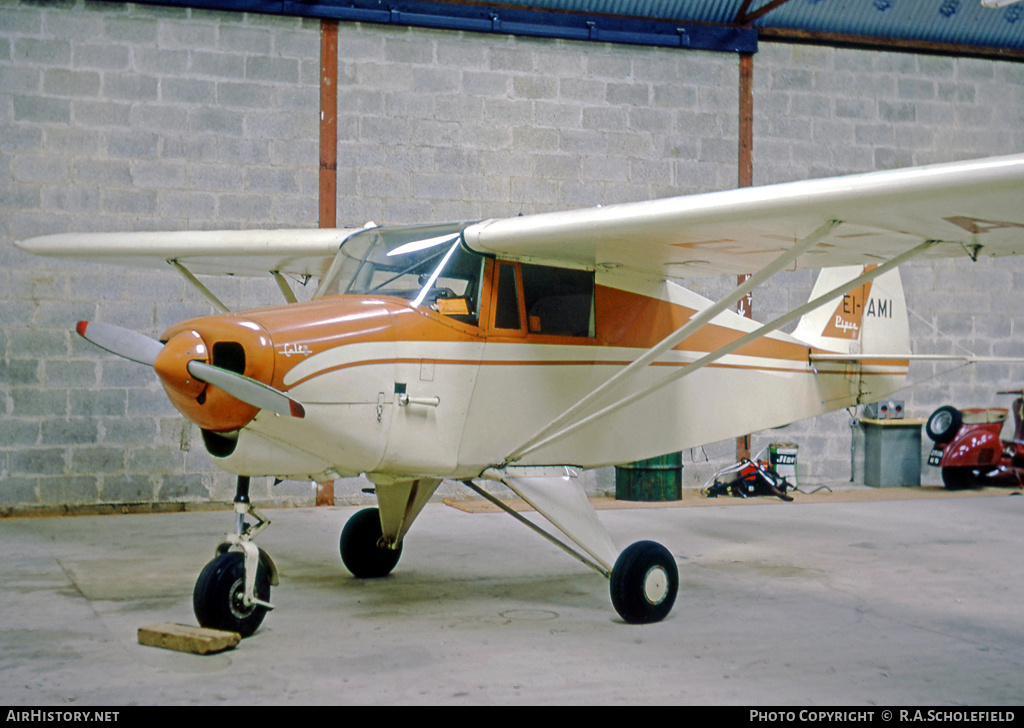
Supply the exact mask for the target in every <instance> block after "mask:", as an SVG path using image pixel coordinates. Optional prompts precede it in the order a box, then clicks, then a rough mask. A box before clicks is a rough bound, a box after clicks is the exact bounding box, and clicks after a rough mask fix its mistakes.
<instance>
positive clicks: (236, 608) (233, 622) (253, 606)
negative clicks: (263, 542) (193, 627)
mask: <svg viewBox="0 0 1024 728" xmlns="http://www.w3.org/2000/svg"><path fill="white" fill-rule="evenodd" d="M234 503H235V531H234V533H229V534H227V535H226V536H225V537H224V540H223V541H222V542H221V543H220V544H218V546H217V550H216V554H217V555H216V556H215V557H214V559H213V560H212V561H210V562H209V563H208V564H207V565H206V567H205V568H204V569H203V570H202V572H201V573H200V574H199V578H198V579H197V580H196V585H195V588H194V589H193V591H192V609H193V611H194V612H195V615H196V619H197V620H198V622H199V626H201V627H209V628H211V629H221V630H227V631H229V632H238V633H239V634H241V635H242V636H243V637H248V636H249V635H251V634H252V633H253V632H255V631H256V630H257V629H258V628H259V626H260V624H261V623H262V622H263V618H264V617H265V616H266V613H267V611H269V610H271V609H273V608H274V607H273V606H272V605H271V604H270V602H269V600H270V586H271V585H274V586H277V584H278V577H277V567H276V566H275V565H274V562H273V561H272V560H271V558H270V556H268V555H267V553H266V552H265V551H264V550H263V549H261V548H258V547H257V546H256V544H255V543H253V539H254V538H255V537H256V535H257V534H258V533H260V532H261V531H262V530H263V529H264V528H266V527H267V526H269V525H270V521H269V520H268V519H267V518H265V517H264V516H263V514H262V513H260V512H259V511H257V510H256V509H255V508H253V506H252V504H251V503H250V502H249V478H248V476H244V475H240V476H238V483H237V486H236V489H235V500H234ZM247 515H248V516H252V517H253V518H255V519H256V523H254V524H250V523H247V522H246V519H245V517H246V516H247Z"/></svg>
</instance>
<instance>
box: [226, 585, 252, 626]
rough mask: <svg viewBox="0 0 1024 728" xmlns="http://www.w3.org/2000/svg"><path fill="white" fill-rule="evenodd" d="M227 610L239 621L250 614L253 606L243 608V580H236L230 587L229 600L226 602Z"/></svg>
mask: <svg viewBox="0 0 1024 728" xmlns="http://www.w3.org/2000/svg"><path fill="white" fill-rule="evenodd" d="M228 608H229V609H230V610H231V613H232V614H233V615H235V616H236V617H238V618H239V619H245V618H246V617H248V616H249V615H250V614H252V610H253V605H249V606H248V607H247V606H245V579H238V580H237V581H236V582H235V583H234V584H232V585H231V598H230V599H229V600H228Z"/></svg>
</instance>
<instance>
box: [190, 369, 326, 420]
mask: <svg viewBox="0 0 1024 728" xmlns="http://www.w3.org/2000/svg"><path fill="white" fill-rule="evenodd" d="M187 367H188V373H189V374H191V375H192V376H193V377H195V378H196V379H198V380H199V381H201V382H206V383H207V384H212V385H213V386H215V387H217V388H218V389H222V390H224V391H225V392H227V393H228V394H230V395H231V396H232V397H235V398H236V399H240V400H241V401H243V402H245V403H246V404H251V405H252V406H253V407H259V408H260V409H265V410H269V411H270V412H275V413H277V414H279V415H286V416H288V417H297V418H299V419H301V418H303V417H305V416H306V410H305V408H304V407H303V406H302V405H301V404H300V403H299V402H296V401H295V400H294V399H292V398H291V397H289V396H288V395H287V394H285V393H284V392H281V391H279V390H277V389H274V388H273V387H270V386H268V385H266V384H264V383H263V382H258V381H256V380H255V379H252V378H251V377H247V376H244V375H242V374H238V373H237V372H233V371H230V370H228V369H222V368H221V367H215V366H213V365H212V364H206V363H205V362H201V361H190V362H189V363H188V365H187Z"/></svg>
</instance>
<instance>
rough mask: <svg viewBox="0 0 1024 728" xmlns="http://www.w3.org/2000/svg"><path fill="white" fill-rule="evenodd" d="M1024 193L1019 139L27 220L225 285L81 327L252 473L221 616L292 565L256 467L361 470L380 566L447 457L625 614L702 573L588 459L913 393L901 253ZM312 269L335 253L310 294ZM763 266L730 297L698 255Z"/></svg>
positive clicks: (630, 618) (722, 271) (90, 252)
mask: <svg viewBox="0 0 1024 728" xmlns="http://www.w3.org/2000/svg"><path fill="white" fill-rule="evenodd" d="M1022 199H1024V155H1017V156H1008V157H998V158H991V159H983V160H976V161H965V162H956V163H947V164H940V165H932V166H927V167H918V168H911V169H901V170H890V171H881V172H872V173H867V174H859V175H853V176H846V177H838V178H832V179H825V180H816V181H800V182H793V183H785V184H778V185H770V186H763V187H748V188H742V189H734V190H729V191H722V192H713V193H706V194H697V195H690V196H684V197H676V198H671V199H662V200H653V201H642V202H634V203H626V204H619V205H612V206H605V207H595V208H591V209H583V210H576V211H570V212H562V213H544V214H535V215H526V216H519V217H511V218H506V219H491V220H483V221H475V222H463V223H453V224H437V225H419V226H402V227H389V226H375V225H372V224H370V225H367V226H365V227H363V228H347V229H329V230H276V231H268V230H255V231H239V230H234V231H213V232H211V231H181V232H123V233H110V234H96V233H93V234H60V235H50V236H44V237H37V238H33V239H30V240H26V241H23V242H21V243H19V246H20V247H21V248H23V249H25V250H27V251H31V252H32V253H36V254H39V255H45V256H56V257H66V258H73V259H81V260H88V261H94V262H109V263H118V264H128V265H151V266H161V267H169V268H172V269H174V270H176V271H177V272H178V273H180V274H181V275H183V276H185V277H186V279H188V280H189V281H190V283H192V284H193V285H195V286H196V287H197V289H198V290H199V291H200V292H201V293H202V294H203V295H204V296H206V297H207V298H209V299H210V301H211V302H212V303H213V305H214V306H216V307H217V308H218V309H220V313H216V314H213V315H209V316H201V317H199V318H195V319H191V320H188V321H183V322H182V323H180V324H177V325H175V326H172V327H171V328H170V329H168V330H167V331H165V332H164V333H163V334H162V335H161V336H160V338H159V340H153V339H150V338H149V337H147V336H144V335H142V334H139V333H135V332H132V331H128V330H126V329H124V328H120V327H118V326H116V325H114V324H112V323H109V322H80V323H79V324H78V327H77V330H78V333H79V334H81V335H82V336H83V337H85V338H86V339H88V340H89V341H91V342H93V343H94V344H97V345H98V346H100V347H102V348H103V349H106V350H107V351H110V352H113V353H114V354H117V355H119V356H122V357H126V358H128V359H131V360H133V361H136V362H139V363H140V364H144V365H147V366H151V367H152V368H153V369H154V370H155V371H156V375H157V377H159V379H160V381H161V382H162V384H163V386H164V388H165V389H166V391H167V395H168V397H169V398H170V400H171V402H172V403H173V405H174V406H175V407H176V408H177V409H178V410H179V411H180V412H181V413H182V414H183V415H184V416H185V417H187V418H188V419H189V420H190V421H192V422H193V423H195V424H196V425H197V426H198V427H199V428H200V430H201V432H202V436H203V441H204V443H205V446H206V449H207V451H208V452H209V455H210V457H211V458H212V460H213V462H214V463H216V465H217V466H219V467H220V468H222V469H224V470H226V471H228V472H230V473H233V474H235V475H236V476H238V488H237V495H236V498H235V511H236V514H235V529H234V532H233V533H231V534H228V536H227V537H226V538H225V540H224V542H223V543H221V544H219V545H218V546H217V547H216V554H217V555H216V557H215V558H214V559H213V560H212V561H211V562H210V563H209V564H208V565H207V566H206V568H204V569H203V571H202V573H201V574H200V576H199V578H198V580H197V582H196V585H195V589H194V594H193V602H194V607H195V612H196V616H197V619H198V621H199V623H200V624H201V625H203V626H208V627H215V628H220V629H230V630H233V631H237V632H240V633H242V634H243V635H248V634H251V633H252V632H254V631H255V630H256V629H257V628H258V626H259V625H260V623H261V622H262V620H263V618H264V615H265V613H266V611H267V610H268V609H269V608H271V605H270V603H269V598H270V586H271V585H272V584H277V572H276V568H275V566H274V562H273V560H272V559H271V558H270V557H269V556H268V555H267V554H266V553H265V552H264V551H263V550H262V549H260V548H258V547H257V546H256V545H255V543H254V542H253V538H254V537H255V536H256V534H257V533H259V532H260V531H261V530H262V529H263V528H264V527H265V526H266V525H267V523H268V521H267V520H266V519H265V517H264V516H263V515H262V514H260V513H259V511H257V510H256V509H255V508H254V507H253V505H252V504H251V503H250V502H249V497H248V487H249V478H250V477H252V476H271V477H274V478H280V479H302V480H314V481H324V480H329V479H333V478H338V477H349V476H356V475H359V474H364V475H365V476H366V478H367V479H369V480H370V481H371V482H372V483H373V485H374V486H375V492H376V498H377V505H378V508H371V509H366V510H362V511H360V512H358V513H356V514H355V515H354V516H353V517H352V518H351V519H350V520H349V522H348V523H347V524H346V525H345V527H344V529H343V530H342V533H341V543H340V550H341V557H342V560H343V562H344V564H345V565H346V567H347V568H348V569H349V570H350V571H351V572H352V574H353V575H355V576H356V577H358V578H374V577H382V576H385V575H387V574H388V573H390V572H391V570H392V569H393V568H395V566H396V564H397V562H398V560H399V556H400V554H401V551H402V544H403V540H404V538H405V536H406V534H407V532H408V531H409V528H410V526H411V525H412V523H413V521H414V520H415V519H416V517H417V515H418V514H420V512H421V510H422V509H423V507H424V505H425V504H426V503H427V501H428V499H429V498H430V497H431V494H432V493H434V491H435V489H436V488H437V486H438V485H439V484H440V483H441V482H442V480H445V479H447V480H451V481H461V482H462V483H465V484H466V485H467V486H468V487H470V488H472V489H474V490H475V491H476V492H478V493H479V494H480V495H481V496H483V497H487V498H489V499H493V500H494V501H495V502H497V503H499V504H500V503H501V501H499V500H498V499H497V498H495V497H494V496H493V495H491V494H490V493H489V492H488V491H487V490H486V489H484V488H482V487H481V485H480V483H481V482H483V481H498V482H500V483H504V484H505V486H507V487H508V488H509V489H511V490H512V491H513V492H514V493H516V494H517V495H519V496H520V497H521V498H523V499H524V500H525V501H527V502H528V503H529V504H530V505H531V506H533V507H534V508H535V509H536V510H537V511H538V512H539V513H540V514H541V515H542V516H543V517H544V518H545V519H546V520H547V522H549V524H550V526H551V528H549V527H544V528H541V527H540V526H539V525H537V524H536V523H534V522H533V521H531V520H529V519H525V518H524V519H522V520H524V521H526V523H527V524H528V525H530V526H531V527H532V528H534V529H535V530H538V531H540V532H541V533H542V535H544V536H545V537H546V538H548V539H549V540H551V541H553V542H554V543H555V544H556V545H557V546H559V547H560V548H562V549H564V550H566V551H567V552H569V553H570V554H572V555H574V556H575V557H577V558H578V559H580V560H581V561H583V562H584V563H585V564H587V565H588V566H590V567H592V568H593V569H595V570H596V571H597V572H599V573H600V574H602V575H604V576H605V577H607V578H608V579H609V580H610V592H611V601H612V604H613V605H614V608H615V610H616V611H617V612H618V614H619V615H620V616H621V618H622V619H623V620H624V621H625V622H627V623H650V622H656V621H659V620H661V619H663V618H664V617H665V616H666V615H667V614H668V613H669V611H670V610H671V608H672V605H673V603H674V601H675V598H676V591H677V587H678V572H677V567H676V561H675V558H674V557H673V555H672V554H671V553H670V552H669V551H668V550H667V549H666V548H665V547H663V546H661V545H660V544H657V543H655V542H652V541H639V542H637V543H634V544H633V545H631V546H629V547H627V548H625V549H624V550H622V551H621V552H620V551H619V550H618V549H617V548H616V547H615V545H614V544H613V542H612V539H611V538H610V537H609V535H608V533H607V531H606V530H605V529H604V528H603V527H602V525H601V523H600V521H599V519H598V518H597V515H596V513H595V512H594V509H593V507H592V505H591V504H590V502H589V501H588V500H587V497H586V494H585V493H584V490H583V488H582V487H581V486H580V484H579V482H578V477H576V476H577V471H578V469H586V468H594V467H598V466H605V465H612V464H618V463H625V462H631V461H635V460H640V459H645V458H650V457H655V456H658V455H661V454H664V453H667V452H672V451H678V450H681V449H685V448H690V447H695V446H699V445H701V444H704V443H710V442H716V441H719V440H723V439H726V438H731V437H736V436H741V435H743V434H746V433H750V432H756V431H759V430H763V429H766V428H771V427H777V426H780V425H785V424H788V423H791V422H794V421H796V420H800V419H804V418H808V417H812V416H815V415H819V414H822V413H825V412H829V411H831V410H835V409H838V408H843V407H848V406H852V405H856V404H858V403H862V402H871V401H875V400H877V399H880V398H882V397H885V396H887V395H889V394H891V393H892V392H894V391H895V390H897V389H898V388H899V387H900V386H901V385H902V383H903V381H904V378H905V376H906V373H907V370H908V367H909V361H910V360H911V359H912V358H913V355H912V354H911V349H910V342H909V327H908V323H907V313H906V307H905V303H904V295H903V288H902V285H901V283H900V277H899V271H898V266H899V265H900V264H901V263H904V262H906V261H909V260H913V259H917V260H927V259H929V258H938V257H960V258H965V259H967V260H977V259H978V258H979V257H980V256H1003V255H1019V254H1021V253H1024V235H1022V232H1024V205H1022V204H1021V200H1022ZM801 268H814V269H822V270H821V272H820V274H819V276H818V279H817V282H816V284H815V286H814V289H813V291H812V293H811V296H810V300H809V301H808V302H807V303H806V304H803V305H801V306H798V307H796V308H794V309H793V310H791V311H789V312H788V313H787V314H785V315H783V316H780V317H779V318H777V319H775V320H774V321H772V322H770V323H767V324H764V325H761V324H758V323H755V322H753V321H751V320H750V319H748V318H745V317H744V316H741V315H740V314H738V313H736V312H735V311H734V310H732V309H733V308H734V307H735V305H736V303H737V302H738V301H739V300H740V299H741V298H742V297H743V296H744V295H745V294H747V293H748V292H750V291H752V290H754V289H755V288H757V287H758V286H760V285H761V284H763V283H764V282H765V281H766V280H767V279H768V278H769V277H771V276H772V275H773V274H775V273H776V272H779V271H783V270H795V269H801ZM209 274H233V275H270V276H273V277H274V279H275V280H276V281H277V282H278V284H279V286H280V288H281V291H282V293H283V295H284V297H285V300H286V303H284V304H282V305H278V306H275V307H269V308H262V309H258V310H251V311H240V312H228V311H227V309H226V308H225V307H224V306H223V305H222V304H221V303H220V301H219V300H218V299H217V298H216V296H215V295H214V293H213V292H211V291H210V290H209V289H208V288H207V287H206V286H205V284H203V283H202V282H201V281H200V280H199V279H198V278H197V277H196V276H197V275H209ZM286 274H288V275H292V276H299V277H305V278H306V279H310V280H313V279H315V280H318V281H319V284H318V286H317V288H316V291H315V293H314V294H313V295H312V297H311V299H310V300H309V301H307V302H298V301H297V300H296V298H295V296H294V293H293V291H292V289H291V287H290V285H289V283H288V281H287V280H286V279H285V277H284V276H285V275H286ZM743 274H751V275H750V276H749V277H748V278H745V279H744V282H742V283H740V284H738V285H737V286H736V287H735V289H734V290H732V291H731V292H730V293H729V294H728V295H726V296H724V297H722V298H721V299H720V300H718V301H712V300H709V299H707V298H705V297H702V296H700V295H697V294H696V293H693V292H691V291H689V290H687V289H686V288H684V287H683V286H682V285H681V284H680V283H679V281H682V280H686V279H690V278H696V277H700V276H720V275H736V276H741V275H743ZM737 280H740V278H737ZM793 321H797V325H796V327H795V329H794V330H793V333H792V334H786V333H783V332H781V331H780V329H781V328H782V327H783V326H785V325H786V324H788V323H790V322H793ZM514 515H515V514H514ZM249 519H254V520H255V522H254V523H252V522H250V520H249Z"/></svg>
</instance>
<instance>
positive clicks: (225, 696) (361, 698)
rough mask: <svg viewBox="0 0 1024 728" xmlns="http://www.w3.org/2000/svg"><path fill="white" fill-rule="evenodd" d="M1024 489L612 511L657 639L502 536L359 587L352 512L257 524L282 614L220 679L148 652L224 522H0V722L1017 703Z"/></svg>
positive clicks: (600, 590) (430, 556)
mask: <svg viewBox="0 0 1024 728" xmlns="http://www.w3.org/2000/svg"><path fill="white" fill-rule="evenodd" d="M911 490H912V489H911ZM1015 492H1016V491H1009V490H1007V491H1003V492H995V493H992V492H988V493H987V494H984V495H978V496H976V497H958V498H934V499H913V500H887V501H877V500H873V501H865V502H829V501H827V500H826V501H825V502H815V503H810V502H801V496H800V495H797V501H796V502H795V503H789V504H787V503H782V502H781V501H778V500H776V499H765V498H759V499H756V500H755V501H747V502H742V503H740V502H737V501H735V499H729V500H728V501H726V500H725V499H720V501H719V503H720V504H717V503H716V504H715V505H709V504H708V502H707V501H705V502H703V503H702V504H701V505H703V506H705V507H700V508H686V507H675V508H659V509H635V510H631V509H624V510H604V511H601V513H600V515H601V518H602V520H603V521H604V522H605V523H606V525H607V526H608V528H609V530H610V531H611V533H612V536H613V537H614V538H615V539H616V540H617V542H618V544H619V545H620V546H624V545H627V544H628V543H630V542H632V541H634V540H637V539H640V538H654V539H656V540H659V541H661V542H662V543H664V544H665V545H666V546H668V547H669V549H671V551H672V552H673V553H674V554H675V555H676V558H677V560H678V563H679V566H680V582H681V584H680V592H679V598H678V600H677V602H676V607H675V609H674V611H673V612H672V614H670V615H669V617H668V619H666V620H665V621H664V622H661V623H659V624H654V625H646V626H628V625H626V624H624V623H622V622H621V621H620V620H619V619H618V617H617V616H616V615H615V613H614V611H613V610H612V607H611V603H610V600H609V597H608V591H607V582H606V580H605V579H603V578H601V577H600V576H598V575H597V574H595V573H594V572H592V571H590V570H589V569H587V568H586V567H585V566H583V565H582V564H580V563H578V562H577V561H575V560H574V559H572V558H570V557H569V556H567V555H566V554H564V553H562V552H561V551H559V550H557V549H556V548H554V547H553V546H551V545H550V544H548V543H547V542H546V541H544V540H543V539H541V538H539V537H538V536H537V535H536V534H533V533H531V532H530V531H529V530H528V529H526V528H524V527H523V526H522V525H521V524H519V523H516V522H515V521H514V520H513V519H511V518H509V517H508V516H507V515H505V514H500V513H497V514H489V513H466V512H463V511H460V510H456V509H454V508H451V507H448V506H445V505H442V504H431V505H429V506H428V507H427V508H426V510H425V512H424V513H423V515H422V516H421V517H420V519H419V520H418V522H417V523H416V525H415V527H414V528H413V530H412V533H411V534H410V536H409V537H408V538H407V540H406V545H405V553H404V555H403V557H402V561H401V562H400V563H399V565H398V568H397V569H396V570H395V572H394V573H393V574H392V575H391V576H390V577H388V578H386V579H382V580H378V581H370V582H359V581H356V580H354V579H353V578H351V577H350V576H348V574H347V573H346V572H345V571H344V569H343V568H342V566H341V564H340V559H339V557H338V552H337V538H338V533H339V532H340V529H341V527H342V525H343V523H344V521H345V520H346V518H348V516H350V515H351V514H352V513H354V512H355V511H356V510H357V509H356V508H349V507H344V508H342V507H338V508H303V509H278V510H269V511H267V515H268V516H269V517H270V518H271V520H272V521H273V522H274V523H273V526H271V527H270V528H269V529H268V530H267V531H266V532H265V533H264V534H263V535H262V536H260V539H259V541H260V544H261V545H262V546H263V547H264V548H265V549H267V551H268V552H269V553H270V554H271V555H272V556H273V557H274V559H275V560H276V562H277V564H278V566H279V568H280V571H281V585H280V586H279V587H276V588H275V589H274V592H273V594H272V601H273V602H274V604H275V606H276V607H277V609H276V610H275V611H274V612H272V613H270V614H269V615H268V617H267V619H266V621H265V622H264V624H263V627H262V628H261V629H260V630H259V631H258V632H257V633H256V634H255V635H254V636H253V637H251V638H249V639H247V640H244V641H243V642H242V643H241V645H239V647H238V648H236V649H234V650H232V651H229V652H226V653H221V654H217V655H209V656H197V655H191V654H184V653H179V652H172V651H168V650H163V649H159V648H154V647H145V646H141V645H139V644H138V642H137V630H138V628H139V627H142V626H145V625H149V624H153V623H158V622H180V623H182V624H195V618H194V616H193V614H192V608H191V594H192V586H193V583H194V580H195V578H196V576H197V574H198V573H199V571H200V570H201V569H202V567H203V565H204V563H205V562H206V561H207V560H208V559H209V558H210V557H211V556H212V549H213V547H214V545H215V544H216V542H217V541H218V540H219V538H220V536H221V535H222V534H223V532H224V531H226V530H228V529H229V528H230V526H231V522H232V515H231V514H230V513H229V512H194V513H177V514H162V515H126V516H90V517H63V518H20V519H19V518H11V519H5V520H2V521H0V553H2V554H3V557H2V559H0V704H4V705H8V706H13V705H60V706H66V707H70V706H76V707H83V706H92V705H105V706H116V705H133V704H163V705H171V704H388V705H393V704H566V703H571V704H605V703H610V704H627V703H628V704H651V703H657V704H734V705H757V706H760V705H765V706H767V705H849V706H861V705H879V706H886V705H1020V704H1021V703H1022V702H1024V687H1022V685H1021V676H1022V675H1024V621H1022V619H1021V605H1022V604H1024V565H1022V560H1021V551H1022V545H1024V544H1022V533H1024V528H1022V527H1024V497H1020V496H1019V495H1018V496H1016V497H1014V496H1011V495H1010V494H1011V493H1015ZM690 498H694V499H695V498H697V496H692V495H690V494H689V493H688V494H687V496H686V498H684V501H685V500H686V499H690ZM712 503H714V501H712Z"/></svg>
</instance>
